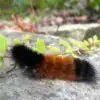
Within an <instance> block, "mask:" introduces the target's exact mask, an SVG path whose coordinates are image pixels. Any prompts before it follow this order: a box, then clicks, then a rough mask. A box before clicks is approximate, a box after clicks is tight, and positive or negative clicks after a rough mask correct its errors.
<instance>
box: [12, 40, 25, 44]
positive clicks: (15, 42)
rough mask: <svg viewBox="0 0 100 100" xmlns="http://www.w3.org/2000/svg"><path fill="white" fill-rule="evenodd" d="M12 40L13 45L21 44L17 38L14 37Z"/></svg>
mask: <svg viewBox="0 0 100 100" xmlns="http://www.w3.org/2000/svg"><path fill="white" fill-rule="evenodd" d="M13 42H14V45H17V44H23V42H22V41H20V40H19V39H14V40H13Z"/></svg>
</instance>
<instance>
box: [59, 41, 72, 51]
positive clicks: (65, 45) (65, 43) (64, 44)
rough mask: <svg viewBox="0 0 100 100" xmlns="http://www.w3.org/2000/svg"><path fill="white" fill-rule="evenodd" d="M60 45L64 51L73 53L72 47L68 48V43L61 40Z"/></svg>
mask: <svg viewBox="0 0 100 100" xmlns="http://www.w3.org/2000/svg"><path fill="white" fill-rule="evenodd" d="M60 44H61V45H63V46H64V47H65V48H66V51H68V52H69V53H73V49H72V47H71V46H70V44H69V43H68V42H66V41H65V40H63V39H61V40H60Z"/></svg>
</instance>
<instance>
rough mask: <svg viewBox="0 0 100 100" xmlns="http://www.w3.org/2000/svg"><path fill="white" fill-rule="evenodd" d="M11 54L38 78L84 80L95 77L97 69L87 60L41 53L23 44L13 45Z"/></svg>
mask: <svg viewBox="0 0 100 100" xmlns="http://www.w3.org/2000/svg"><path fill="white" fill-rule="evenodd" d="M11 55H12V58H13V60H14V62H15V63H17V64H18V65H19V66H20V68H21V69H24V68H25V66H27V68H26V70H27V72H28V73H31V74H32V75H35V77H36V78H47V79H61V80H71V81H84V82H85V81H94V79H95V69H94V67H93V66H92V64H90V63H89V62H88V61H86V60H82V59H79V58H73V57H71V56H67V57H62V56H57V55H52V54H51V55H50V54H40V53H37V52H36V51H33V50H31V49H30V48H29V47H27V46H25V45H23V44H19V45H15V46H13V47H12V49H11Z"/></svg>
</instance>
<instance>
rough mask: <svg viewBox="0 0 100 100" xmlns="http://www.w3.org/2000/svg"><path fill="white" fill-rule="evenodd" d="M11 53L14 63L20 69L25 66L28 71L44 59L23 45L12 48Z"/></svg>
mask: <svg viewBox="0 0 100 100" xmlns="http://www.w3.org/2000/svg"><path fill="white" fill-rule="evenodd" d="M11 53H12V57H13V59H14V61H15V63H17V64H19V65H20V67H21V68H24V67H25V66H27V67H28V68H30V70H32V69H34V68H35V65H36V64H38V63H40V62H41V61H42V60H43V59H44V57H43V55H42V54H38V53H37V52H35V51H33V50H31V49H30V48H28V47H27V46H25V45H15V46H13V48H12V49H11Z"/></svg>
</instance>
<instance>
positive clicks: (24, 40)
mask: <svg viewBox="0 0 100 100" xmlns="http://www.w3.org/2000/svg"><path fill="white" fill-rule="evenodd" d="M22 40H23V42H28V41H32V35H29V34H27V35H23V36H22Z"/></svg>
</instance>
